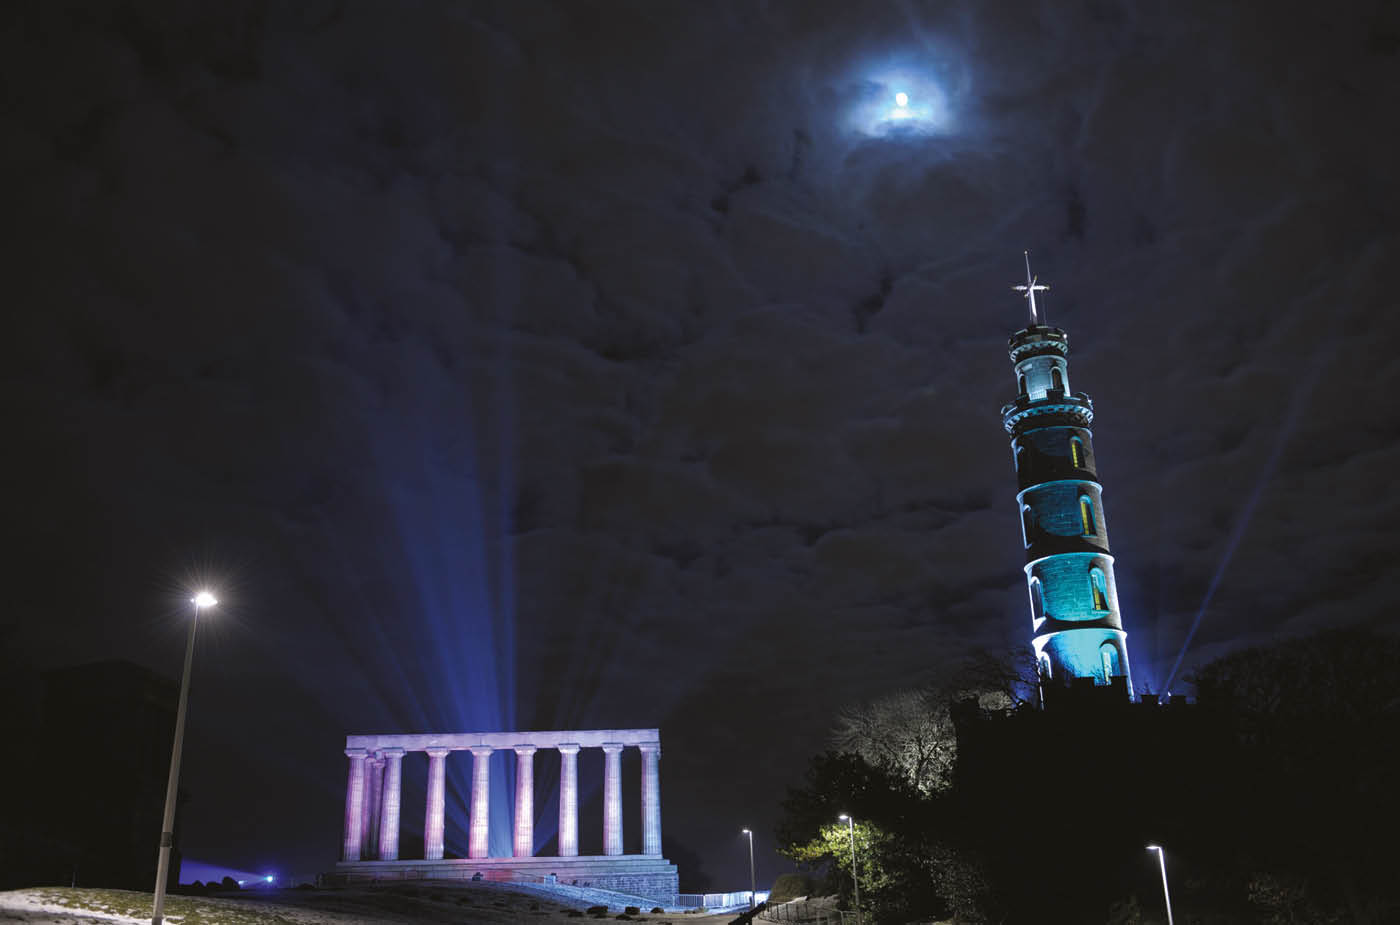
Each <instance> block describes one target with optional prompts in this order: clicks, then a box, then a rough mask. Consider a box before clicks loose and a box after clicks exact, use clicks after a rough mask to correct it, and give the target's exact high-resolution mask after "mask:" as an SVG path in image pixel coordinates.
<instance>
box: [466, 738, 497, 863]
mask: <svg viewBox="0 0 1400 925" xmlns="http://www.w3.org/2000/svg"><path fill="white" fill-rule="evenodd" d="M492 751H494V749H492V748H491V746H489V745H476V746H473V747H472V819H471V838H470V839H469V841H468V844H467V857H469V858H485V857H490V856H491V765H490V761H491V752H492Z"/></svg>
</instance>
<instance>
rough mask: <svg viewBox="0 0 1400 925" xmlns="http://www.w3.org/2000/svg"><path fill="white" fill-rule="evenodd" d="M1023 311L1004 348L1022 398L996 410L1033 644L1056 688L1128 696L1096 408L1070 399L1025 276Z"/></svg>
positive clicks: (1061, 346)
mask: <svg viewBox="0 0 1400 925" xmlns="http://www.w3.org/2000/svg"><path fill="white" fill-rule="evenodd" d="M1015 288H1016V289H1017V290H1019V291H1021V292H1024V293H1025V296H1026V299H1027V301H1028V302H1029V303H1030V323H1029V324H1028V325H1027V326H1026V327H1025V328H1023V329H1022V330H1020V331H1017V332H1016V333H1015V334H1013V335H1012V336H1011V339H1010V341H1009V342H1008V344H1007V349H1008V350H1009V351H1010V354H1011V362H1012V365H1013V366H1014V367H1015V369H1016V383H1017V386H1018V388H1019V394H1018V395H1017V396H1016V400H1015V401H1014V402H1012V403H1011V404H1009V405H1007V406H1006V407H1004V408H1002V409H1001V417H1002V423H1003V424H1004V425H1005V427H1006V432H1007V433H1008V434H1010V435H1011V451H1012V454H1013V456H1014V457H1015V462H1016V479H1017V483H1018V488H1019V489H1020V491H1019V492H1018V493H1017V495H1016V501H1017V503H1018V504H1019V506H1020V509H1021V527H1022V531H1023V537H1022V538H1023V540H1024V542H1025V545H1026V569H1025V570H1026V581H1027V583H1028V584H1029V589H1030V600H1031V627H1032V631H1033V632H1034V634H1035V635H1034V638H1033V640H1032V641H1033V644H1034V646H1035V654H1036V659H1037V661H1038V663H1039V666H1040V673H1041V676H1042V677H1048V678H1049V679H1050V680H1051V681H1052V682H1054V683H1056V684H1065V683H1068V679H1071V678H1094V679H1095V681H1096V683H1098V684H1111V683H1113V682H1112V680H1111V679H1112V678H1114V677H1118V676H1121V677H1122V678H1123V681H1120V682H1118V683H1120V684H1125V685H1126V690H1127V692H1128V694H1129V696H1131V693H1132V679H1131V677H1130V675H1129V671H1128V646H1127V639H1128V634H1127V633H1125V632H1124V631H1123V617H1122V614H1121V613H1120V612H1119V610H1118V589H1117V587H1116V586H1115V584H1114V580H1113V556H1112V555H1110V554H1109V550H1108V526H1107V522H1106V521H1105V518H1104V512H1103V486H1102V485H1100V484H1099V475H1098V469H1097V467H1096V465H1095V461H1094V443H1093V433H1092V432H1091V431H1090V429H1089V428H1090V427H1091V426H1092V425H1093V423H1094V403H1093V402H1092V401H1090V400H1089V396H1088V395H1085V394H1084V393H1083V392H1071V391H1070V390H1069V337H1068V336H1067V335H1066V334H1065V332H1064V331H1062V330H1060V329H1059V328H1056V327H1051V326H1050V325H1048V324H1045V323H1044V320H1045V319H1044V318H1043V317H1042V316H1041V315H1040V314H1038V312H1037V309H1036V304H1035V294H1036V293H1037V292H1042V291H1044V290H1046V289H1047V288H1049V287H1047V286H1045V285H1043V284H1041V283H1039V282H1037V280H1036V278H1035V277H1032V276H1031V275H1030V262H1029V257H1027V265H1026V284H1025V285H1024V286H1017V287H1015Z"/></svg>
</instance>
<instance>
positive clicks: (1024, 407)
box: [1001, 389, 1094, 433]
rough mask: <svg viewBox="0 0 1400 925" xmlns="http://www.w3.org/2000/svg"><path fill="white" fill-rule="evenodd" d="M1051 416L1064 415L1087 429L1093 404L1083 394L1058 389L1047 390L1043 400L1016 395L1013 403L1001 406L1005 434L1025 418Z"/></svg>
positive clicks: (1092, 413)
mask: <svg viewBox="0 0 1400 925" xmlns="http://www.w3.org/2000/svg"><path fill="white" fill-rule="evenodd" d="M1052 414H1060V415H1065V416H1067V417H1069V418H1072V419H1075V420H1078V421H1081V422H1082V423H1083V424H1084V426H1085V427H1087V426H1089V425H1090V424H1092V423H1093V421H1094V402H1093V399H1091V398H1090V397H1089V396H1088V395H1085V394H1084V393H1083V392H1071V393H1065V392H1061V391H1060V390H1059V389H1048V390H1047V391H1046V392H1045V396H1044V397H1043V398H1031V397H1030V396H1029V395H1018V396H1017V397H1016V400H1015V401H1013V402H1011V403H1009V404H1006V405H1003V406H1002V409H1001V420H1002V423H1003V424H1004V425H1005V426H1006V432H1007V433H1011V432H1012V430H1013V429H1014V428H1015V426H1016V425H1017V424H1019V423H1020V422H1021V421H1023V420H1025V419H1026V418H1031V417H1040V416H1041V415H1052Z"/></svg>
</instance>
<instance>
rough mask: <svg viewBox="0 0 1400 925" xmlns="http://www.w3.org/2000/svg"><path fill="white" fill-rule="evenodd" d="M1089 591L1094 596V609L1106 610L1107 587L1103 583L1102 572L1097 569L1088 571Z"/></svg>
mask: <svg viewBox="0 0 1400 925" xmlns="http://www.w3.org/2000/svg"><path fill="white" fill-rule="evenodd" d="M1089 589H1090V591H1092V592H1093V595H1094V609H1095V610H1107V609H1108V585H1107V583H1106V582H1105V581H1104V577H1103V570H1101V569H1099V568H1091V569H1089Z"/></svg>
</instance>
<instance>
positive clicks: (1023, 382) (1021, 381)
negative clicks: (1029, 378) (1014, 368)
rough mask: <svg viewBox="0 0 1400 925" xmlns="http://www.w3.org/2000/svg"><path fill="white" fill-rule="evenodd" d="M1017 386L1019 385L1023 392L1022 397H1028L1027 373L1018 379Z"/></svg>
mask: <svg viewBox="0 0 1400 925" xmlns="http://www.w3.org/2000/svg"><path fill="white" fill-rule="evenodd" d="M1016 384H1017V386H1018V387H1019V388H1020V390H1021V395H1022V397H1025V395H1026V375H1025V373H1022V374H1021V375H1019V376H1017V377H1016Z"/></svg>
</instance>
